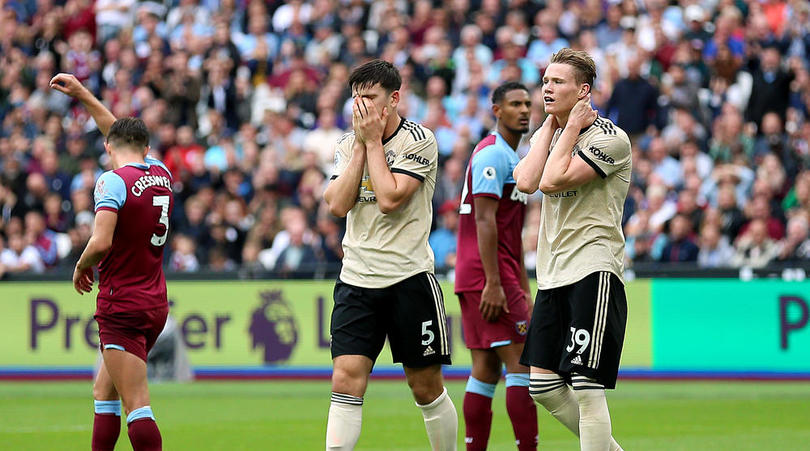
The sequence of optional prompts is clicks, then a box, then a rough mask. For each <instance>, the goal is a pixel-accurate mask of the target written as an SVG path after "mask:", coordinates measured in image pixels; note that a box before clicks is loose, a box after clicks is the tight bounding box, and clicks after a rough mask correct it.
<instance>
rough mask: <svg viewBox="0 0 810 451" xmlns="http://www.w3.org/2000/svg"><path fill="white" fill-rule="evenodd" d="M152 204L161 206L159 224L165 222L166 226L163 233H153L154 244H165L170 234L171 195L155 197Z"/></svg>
mask: <svg viewBox="0 0 810 451" xmlns="http://www.w3.org/2000/svg"><path fill="white" fill-rule="evenodd" d="M152 205H153V206H155V207H160V219H159V220H158V224H163V225H164V226H165V227H166V229H165V231H164V232H163V235H158V234H156V233H153V234H152V245H153V246H163V245H164V244H165V243H166V238H167V237H168V236H169V196H155V197H153V198H152Z"/></svg>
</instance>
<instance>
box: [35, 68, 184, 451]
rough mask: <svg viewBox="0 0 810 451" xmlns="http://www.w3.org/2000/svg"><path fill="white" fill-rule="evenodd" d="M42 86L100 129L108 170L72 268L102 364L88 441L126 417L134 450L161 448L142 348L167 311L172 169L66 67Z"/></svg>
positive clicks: (101, 442) (132, 122)
mask: <svg viewBox="0 0 810 451" xmlns="http://www.w3.org/2000/svg"><path fill="white" fill-rule="evenodd" d="M50 86H51V87H52V88H53V89H55V90H58V91H60V92H63V93H65V94H67V95H69V96H71V97H73V98H75V99H77V100H79V101H80V102H81V103H82V104H83V105H84V106H85V108H87V110H88V112H89V113H90V114H91V115H92V117H93V119H94V120H95V122H96V124H97V125H98V128H99V130H100V131H101V132H102V133H103V134H104V135H105V137H106V140H105V142H104V149H105V151H106V152H107V155H108V156H109V157H110V162H111V165H112V168H113V169H112V170H110V171H107V172H105V173H104V174H102V175H101V177H99V179H98V181H97V182H96V187H95V209H96V217H95V223H94V227H93V234H92V236H91V237H90V240H89V241H88V243H87V246H86V247H85V249H84V251H83V252H82V255H81V257H80V258H79V261H78V262H77V263H76V268H75V269H74V271H73V286H74V288H75V289H76V291H77V292H78V293H79V294H84V293H90V292H91V291H92V289H93V282H94V275H93V267H94V266H96V265H98V273H99V284H98V287H99V292H98V296H97V300H96V314H95V316H94V318H95V319H96V321H97V322H98V330H99V332H98V333H99V342H100V348H101V352H102V356H103V364H102V365H101V368H100V369H99V372H98V375H97V377H96V380H95V383H94V384H93V398H94V407H95V417H94V421H93V437H92V449H93V450H94V451H112V450H113V449H114V448H115V443H116V441H117V440H118V435H119V433H120V429H121V411H122V409H121V408H122V401H123V411H124V414H125V415H126V418H127V429H128V435H129V439H130V442H131V443H132V447H133V449H134V450H135V451H157V450H160V449H162V438H161V435H160V430H159V429H158V427H157V423H156V422H155V416H154V414H153V412H152V408H151V406H150V402H149V388H148V385H147V377H146V355H147V353H148V352H149V350H150V349H151V348H152V346H153V345H154V344H155V341H156V340H157V337H158V335H159V334H160V332H161V331H162V330H163V326H164V325H165V323H166V317H167V315H168V313H169V304H168V300H167V295H166V279H165V277H164V275H163V250H164V248H163V247H164V245H165V243H166V239H167V237H168V234H169V217H170V215H171V211H172V205H173V200H172V189H171V186H172V175H171V173H170V172H169V171H168V169H166V167H165V166H164V165H163V163H161V162H160V161H158V160H155V159H153V158H151V157H149V156H148V153H149V131H148V130H147V129H146V125H145V124H144V123H143V121H142V120H140V119H135V118H122V119H116V118H115V116H113V115H112V113H110V111H109V110H107V108H105V107H104V105H102V104H101V102H99V100H98V99H96V98H95V97H94V96H93V94H92V93H90V91H88V90H87V89H86V88H85V87H84V86H82V84H81V83H80V82H79V81H78V80H77V79H76V77H74V76H73V75H70V74H58V75H56V76H55V77H53V79H52V80H51V82H50Z"/></svg>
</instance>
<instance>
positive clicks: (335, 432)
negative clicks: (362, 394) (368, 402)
mask: <svg viewBox="0 0 810 451" xmlns="http://www.w3.org/2000/svg"><path fill="white" fill-rule="evenodd" d="M362 424H363V398H358V397H356V396H351V395H346V394H343V393H334V392H333V393H332V403H331V404H330V405H329V420H328V421H327V423H326V451H344V450H345V451H351V450H353V449H354V445H356V444H357V439H359V438H360V427H361V426H362Z"/></svg>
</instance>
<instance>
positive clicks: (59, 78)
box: [50, 74, 87, 98]
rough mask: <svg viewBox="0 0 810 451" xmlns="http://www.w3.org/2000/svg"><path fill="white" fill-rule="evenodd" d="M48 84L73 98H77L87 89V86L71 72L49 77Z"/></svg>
mask: <svg viewBox="0 0 810 451" xmlns="http://www.w3.org/2000/svg"><path fill="white" fill-rule="evenodd" d="M50 86H51V88H52V89H55V90H57V91H59V92H61V93H63V94H67V95H69V96H71V97H73V98H78V97H79V96H81V95H82V94H84V93H85V92H86V91H87V88H85V87H84V85H83V84H82V83H81V82H80V81H79V79H78V78H76V77H75V76H74V75H73V74H56V76H55V77H53V78H51V82H50Z"/></svg>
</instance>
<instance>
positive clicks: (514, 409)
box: [465, 373, 538, 451]
mask: <svg viewBox="0 0 810 451" xmlns="http://www.w3.org/2000/svg"><path fill="white" fill-rule="evenodd" d="M506 411H507V413H509V418H510V419H511V420H512V430H514V431H515V443H517V449H518V450H520V451H524V450H536V449H537V440H538V436H537V409H536V408H535V407H534V402H532V398H531V397H530V396H529V375H528V374H525V373H509V374H507V375H506ZM465 418H466V417H465Z"/></svg>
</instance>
